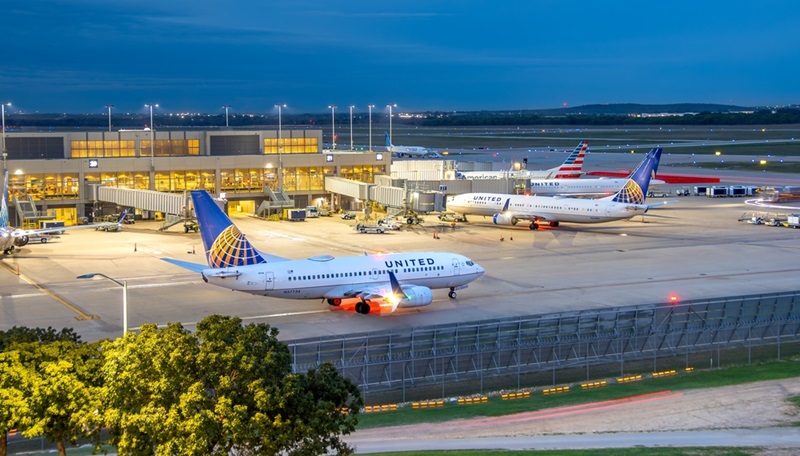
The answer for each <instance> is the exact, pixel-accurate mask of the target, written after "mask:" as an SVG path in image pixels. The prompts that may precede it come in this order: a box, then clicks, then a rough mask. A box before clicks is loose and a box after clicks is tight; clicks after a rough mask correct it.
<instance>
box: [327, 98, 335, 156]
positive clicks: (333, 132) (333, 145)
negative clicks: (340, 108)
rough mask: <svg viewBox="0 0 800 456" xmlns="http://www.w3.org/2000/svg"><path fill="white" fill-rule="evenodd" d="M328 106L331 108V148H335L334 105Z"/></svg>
mask: <svg viewBox="0 0 800 456" xmlns="http://www.w3.org/2000/svg"><path fill="white" fill-rule="evenodd" d="M328 107H329V108H331V149H332V150H336V115H335V112H336V105H330V106H328Z"/></svg>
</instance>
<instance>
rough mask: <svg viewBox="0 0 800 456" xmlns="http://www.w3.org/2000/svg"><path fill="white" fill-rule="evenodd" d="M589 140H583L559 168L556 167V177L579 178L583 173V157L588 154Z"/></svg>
mask: <svg viewBox="0 0 800 456" xmlns="http://www.w3.org/2000/svg"><path fill="white" fill-rule="evenodd" d="M588 147H589V142H588V141H583V142H581V143H580V144H578V146H577V147H576V148H575V149H574V150H573V151H572V153H571V154H569V157H567V159H566V160H565V161H564V163H563V164H562V165H561V166H559V167H558V168H554V172H555V175H554V176H553V178H554V179H577V178H579V177H581V175H582V174H583V158H584V157H585V156H586V149H588Z"/></svg>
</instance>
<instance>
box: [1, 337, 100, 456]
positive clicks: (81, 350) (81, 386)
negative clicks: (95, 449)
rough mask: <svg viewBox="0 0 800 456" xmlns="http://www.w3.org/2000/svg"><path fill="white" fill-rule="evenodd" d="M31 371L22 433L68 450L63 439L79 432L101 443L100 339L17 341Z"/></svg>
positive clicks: (74, 439)
mask: <svg viewBox="0 0 800 456" xmlns="http://www.w3.org/2000/svg"><path fill="white" fill-rule="evenodd" d="M15 347H16V352H17V353H18V354H19V356H20V360H21V364H22V365H23V366H25V367H26V368H27V371H28V372H29V376H28V377H27V378H28V381H27V382H24V383H23V394H24V396H25V397H26V398H27V408H26V409H25V410H24V413H21V416H20V418H19V422H20V428H21V431H22V436H23V437H27V438H32V437H36V436H40V435H43V436H45V437H46V438H47V440H49V441H51V442H54V443H55V444H56V447H57V448H58V453H59V454H60V455H62V456H66V454H67V453H66V447H65V442H69V443H72V444H75V443H77V440H78V438H79V437H91V438H94V440H95V442H96V443H99V428H98V426H97V417H96V413H97V410H98V408H99V407H100V404H99V396H100V395H99V390H100V375H99V373H100V366H101V365H102V363H103V361H102V354H101V352H100V344H99V343H92V344H81V343H79V344H76V343H74V342H69V341H60V342H52V343H46V344H42V343H25V344H18V345H15Z"/></svg>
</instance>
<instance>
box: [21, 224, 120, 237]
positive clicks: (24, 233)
mask: <svg viewBox="0 0 800 456" xmlns="http://www.w3.org/2000/svg"><path fill="white" fill-rule="evenodd" d="M119 223H120V222H107V223H95V224H89V225H75V226H58V227H53V228H40V229H35V230H22V229H16V230H14V231H12V232H11V234H12V236H14V237H22V236H31V235H35V234H53V233H61V232H62V231H71V230H82V229H86V228H95V229H97V228H103V227H106V226H116V225H119Z"/></svg>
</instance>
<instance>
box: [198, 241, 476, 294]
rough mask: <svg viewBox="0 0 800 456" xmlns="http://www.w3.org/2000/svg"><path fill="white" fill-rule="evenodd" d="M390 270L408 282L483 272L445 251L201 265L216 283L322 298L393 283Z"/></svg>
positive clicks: (461, 280)
mask: <svg viewBox="0 0 800 456" xmlns="http://www.w3.org/2000/svg"><path fill="white" fill-rule="evenodd" d="M389 270H391V271H392V272H394V274H395V275H396V277H397V279H398V280H399V281H401V282H402V283H403V284H404V285H405V284H409V285H418V286H424V287H428V288H431V289H438V288H458V287H461V286H463V285H466V284H468V283H470V282H472V281H473V280H475V279H476V278H478V277H480V276H481V275H482V274H483V269H482V268H481V267H480V266H477V265H476V264H475V263H473V262H472V261H471V260H470V259H469V258H467V257H465V256H463V255H458V254H449V253H442V252H433V253H432V252H420V253H401V254H387V255H369V256H366V255H365V256H353V257H342V258H334V257H331V256H319V257H311V258H308V259H305V260H290V261H278V262H272V263H263V264H256V265H251V266H238V267H228V268H218V269H217V268H215V269H212V268H209V269H205V270H203V272H202V274H203V277H204V279H205V280H207V281H208V282H209V283H212V284H214V285H218V286H221V287H225V288H230V289H233V290H236V291H243V292H246V293H251V294H255V295H262V296H270V297H276V298H285V299H320V298H330V297H340V296H343V295H345V296H346V295H347V291H348V290H349V289H353V290H359V289H361V288H364V287H365V286H369V285H373V284H387V293H388V292H389V291H390V290H388V284H389V274H388V271H389Z"/></svg>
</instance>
